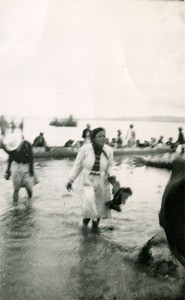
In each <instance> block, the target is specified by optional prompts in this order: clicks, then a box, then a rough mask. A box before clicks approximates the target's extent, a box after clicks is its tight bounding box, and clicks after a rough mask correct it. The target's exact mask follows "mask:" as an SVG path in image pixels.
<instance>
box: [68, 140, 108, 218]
mask: <svg viewBox="0 0 185 300" xmlns="http://www.w3.org/2000/svg"><path fill="white" fill-rule="evenodd" d="M103 150H104V151H105V153H106V155H107V157H106V155H105V154H104V153H103V152H102V153H101V156H100V172H99V175H91V174H90V173H91V170H92V167H93V165H94V162H95V154H94V149H93V146H92V144H91V143H90V144H87V145H84V146H82V147H81V148H80V150H79V152H78V155H77V158H76V160H75V163H74V166H73V168H72V171H71V173H70V175H69V180H70V181H74V180H75V179H76V178H77V177H78V175H80V185H81V188H80V196H81V199H82V215H83V219H85V218H92V219H95V218H98V217H101V218H110V217H111V213H110V209H109V208H108V207H107V206H106V205H105V204H106V202H108V201H110V200H111V190H110V183H109V182H108V175H113V173H112V167H113V163H114V159H113V151H112V148H111V147H109V146H107V145H105V146H104V147H103Z"/></svg>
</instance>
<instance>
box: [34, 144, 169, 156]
mask: <svg viewBox="0 0 185 300" xmlns="http://www.w3.org/2000/svg"><path fill="white" fill-rule="evenodd" d="M78 150H79V148H77V147H63V146H61V147H47V148H44V147H33V153H34V157H35V158H73V157H76V155H77V153H78ZM171 152H173V150H172V149H170V148H169V147H164V148H155V149H154V148H149V147H148V148H144V149H141V148H118V149H116V148H114V149H113V153H114V156H119V155H132V154H133V155H135V154H136V155H143V154H144V155H147V154H148V155H158V154H165V153H171Z"/></svg>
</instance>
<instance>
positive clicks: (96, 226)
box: [92, 218, 100, 230]
mask: <svg viewBox="0 0 185 300" xmlns="http://www.w3.org/2000/svg"><path fill="white" fill-rule="evenodd" d="M99 222H100V218H97V219H96V220H92V229H93V230H96V229H97V228H98V224H99Z"/></svg>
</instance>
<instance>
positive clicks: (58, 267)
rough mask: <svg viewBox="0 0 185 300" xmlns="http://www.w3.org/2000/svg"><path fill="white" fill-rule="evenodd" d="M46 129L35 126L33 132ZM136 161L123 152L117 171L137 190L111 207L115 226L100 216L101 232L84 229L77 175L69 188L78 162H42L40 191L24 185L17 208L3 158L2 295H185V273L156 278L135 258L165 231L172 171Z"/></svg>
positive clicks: (84, 299) (94, 298)
mask: <svg viewBox="0 0 185 300" xmlns="http://www.w3.org/2000/svg"><path fill="white" fill-rule="evenodd" d="M82 125H84V124H82ZM140 125H141V124H140ZM173 126H174V133H175V132H176V127H177V125H176V124H175V125H173ZM173 126H172V127H171V128H173ZM107 127H108V126H107ZM28 128H29V127H28V125H27V127H25V130H28ZM115 128H117V125H115ZM43 129H44V127H42V128H40V127H39V126H38V124H37V127H35V133H36V132H38V131H40V130H43ZM52 130H54V129H53V128H52V129H51V131H52ZM77 130H78V129H77ZM109 130H111V128H110V127H109ZM80 131H81V130H80ZM80 131H79V132H80ZM137 131H138V126H137ZM161 131H162V129H161ZM27 132H28V131H27ZM71 132H72V131H71ZM45 133H46V131H45ZM49 136H50V135H49V134H48V135H47V133H46V137H47V138H48V139H49ZM30 137H31V136H30ZM51 139H52V137H51ZM53 141H54V138H53ZM55 141H56V140H55ZM61 142H62V138H61ZM130 162H131V157H129V156H124V157H119V158H118V159H117V160H116V166H115V172H116V173H117V178H118V180H119V181H120V182H121V184H122V185H123V186H129V187H131V188H132V191H133V195H132V196H131V197H130V198H129V199H128V201H127V203H126V205H125V206H123V207H122V212H120V213H118V212H115V211H113V212H112V219H111V224H110V222H108V221H106V220H102V221H101V222H100V230H99V233H98V234H94V233H92V232H91V229H90V228H89V231H88V233H87V234H84V233H83V231H82V227H81V225H82V218H81V199H80V195H79V194H78V180H76V182H75V184H74V193H68V192H67V191H66V189H65V182H66V178H67V174H68V173H69V172H70V170H71V168H72V165H73V160H69V159H63V160H36V161H35V168H36V173H37V176H38V178H39V181H40V182H39V184H38V185H36V186H35V188H34V196H33V198H32V199H31V200H30V201H28V200H27V197H26V193H25V191H24V189H22V190H21V192H20V200H19V203H18V205H17V206H14V205H13V203H12V181H11V180H9V181H5V179H4V172H5V168H6V165H5V161H4V160H3V159H1V157H0V170H1V171H0V185H1V189H0V236H1V243H0V299H1V300H16V299H17V300H25V299H26V300H32V299H33V300H40V299H43V300H105V299H106V300H113V299H114V300H123V299H124V300H133V299H142V300H143V299H145V300H147V299H150V300H152V299H153V300H154V299H160V300H162V299H168V300H169V299H179V300H180V299H181V300H182V299H184V296H185V286H184V283H183V281H184V279H183V276H184V275H185V273H180V274H181V276H179V275H178V274H176V276H172V277H171V276H168V275H165V276H164V275H161V276H160V274H158V276H156V275H152V274H151V273H150V272H148V271H147V270H142V269H141V268H139V267H138V266H137V264H136V261H137V258H138V250H137V249H141V247H142V246H143V245H144V244H145V243H146V242H147V241H148V240H149V239H150V238H151V237H152V236H154V235H156V234H161V233H163V229H162V228H161V227H160V226H159V222H158V212H159V209H160V205H161V197H162V193H163V191H164V187H165V185H166V182H167V181H168V178H169V175H170V173H169V172H168V171H161V170H157V169H151V168H145V167H142V168H133V167H132V164H131V163H130ZM110 225H111V226H112V229H113V230H110V229H109V228H110ZM179 268H180V266H179ZM181 271H182V270H181ZM182 272H184V271H182ZM182 274H184V275H182Z"/></svg>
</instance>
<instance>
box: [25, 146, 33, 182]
mask: <svg viewBox="0 0 185 300" xmlns="http://www.w3.org/2000/svg"><path fill="white" fill-rule="evenodd" d="M25 147H26V148H27V154H28V157H29V173H30V175H31V176H33V175H34V160H33V151H32V146H31V144H30V143H28V142H27V141H25Z"/></svg>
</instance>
